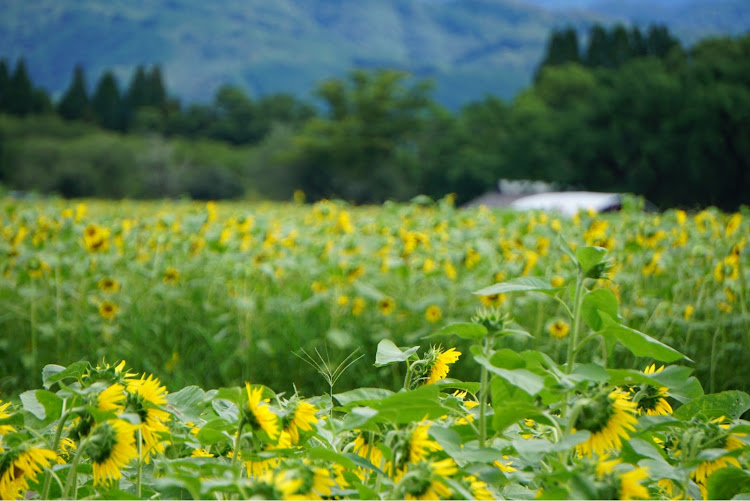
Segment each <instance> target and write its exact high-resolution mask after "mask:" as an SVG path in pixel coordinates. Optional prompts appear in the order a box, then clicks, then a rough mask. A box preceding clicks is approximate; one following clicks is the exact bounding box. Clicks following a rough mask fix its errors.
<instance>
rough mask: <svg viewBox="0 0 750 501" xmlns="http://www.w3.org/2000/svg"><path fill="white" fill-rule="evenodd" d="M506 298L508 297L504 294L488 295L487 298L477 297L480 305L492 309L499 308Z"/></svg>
mask: <svg viewBox="0 0 750 501" xmlns="http://www.w3.org/2000/svg"><path fill="white" fill-rule="evenodd" d="M507 298H508V296H506V295H505V294H490V295H489V296H479V301H480V302H481V303H482V306H485V307H487V308H492V307H495V306H500V305H501V304H503V303H504V302H505V300H506V299H507Z"/></svg>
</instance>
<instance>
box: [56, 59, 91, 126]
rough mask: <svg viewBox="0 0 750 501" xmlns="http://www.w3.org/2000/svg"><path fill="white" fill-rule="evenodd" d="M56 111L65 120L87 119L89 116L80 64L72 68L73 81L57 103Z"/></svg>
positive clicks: (86, 92) (84, 81)
mask: <svg viewBox="0 0 750 501" xmlns="http://www.w3.org/2000/svg"><path fill="white" fill-rule="evenodd" d="M57 113H58V114H59V115H60V116H61V117H62V118H64V119H65V120H88V119H90V118H91V108H90V104H89V96H88V91H87V90H86V77H85V75H84V71H83V66H81V65H80V64H79V65H77V66H76V67H75V69H74V70H73V81H72V82H71V83H70V87H68V90H67V91H65V94H63V97H62V99H60V102H59V103H58V105H57Z"/></svg>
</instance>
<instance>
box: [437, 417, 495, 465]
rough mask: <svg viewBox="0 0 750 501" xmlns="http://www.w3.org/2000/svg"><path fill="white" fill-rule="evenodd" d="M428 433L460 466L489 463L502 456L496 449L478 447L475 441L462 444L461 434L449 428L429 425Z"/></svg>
mask: <svg viewBox="0 0 750 501" xmlns="http://www.w3.org/2000/svg"><path fill="white" fill-rule="evenodd" d="M429 433H430V436H431V437H432V438H434V439H435V440H436V441H437V443H439V444H440V447H442V448H443V450H444V451H445V453H446V454H448V455H449V456H450V457H451V458H452V459H453V460H454V461H456V463H457V464H458V465H459V466H461V467H464V466H465V465H467V464H469V463H491V462H493V461H495V460H496V459H500V458H501V457H502V452H500V450H498V449H494V448H489V447H484V448H480V447H478V446H477V445H476V442H473V443H467V444H462V443H461V436H460V435H459V434H458V433H457V432H456V431H455V430H452V429H450V428H444V427H442V426H437V425H434V426H431V427H430V431H429Z"/></svg>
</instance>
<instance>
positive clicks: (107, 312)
mask: <svg viewBox="0 0 750 501" xmlns="http://www.w3.org/2000/svg"><path fill="white" fill-rule="evenodd" d="M119 309H120V307H119V306H117V305H116V304H115V303H113V302H112V301H102V302H101V303H100V304H99V315H101V317H102V318H103V319H105V320H112V319H113V318H115V317H116V316H117V311H118V310H119Z"/></svg>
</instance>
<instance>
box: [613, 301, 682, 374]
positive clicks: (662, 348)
mask: <svg viewBox="0 0 750 501" xmlns="http://www.w3.org/2000/svg"><path fill="white" fill-rule="evenodd" d="M599 316H600V317H601V319H602V328H601V330H600V331H599V332H600V334H602V335H603V336H605V337H607V336H610V337H613V338H615V339H617V340H618V341H619V342H620V343H622V344H623V345H625V347H626V348H628V349H629V350H630V351H631V352H633V354H634V355H636V356H638V357H650V358H654V359H656V360H661V361H662V362H675V361H677V360H680V359H681V358H684V359H686V360H690V359H688V358H687V357H686V356H685V355H683V354H682V353H680V352H679V351H677V350H675V349H674V348H672V347H671V346H667V345H666V344H664V343H662V342H661V341H659V340H657V339H654V338H652V337H651V336H649V335H647V334H644V333H643V332H640V331H637V330H635V329H631V328H630V327H625V326H624V325H622V324H620V323H619V322H617V321H616V320H614V319H613V318H612V317H611V316H609V315H608V314H607V313H605V312H603V311H601V310H600V311H599Z"/></svg>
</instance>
